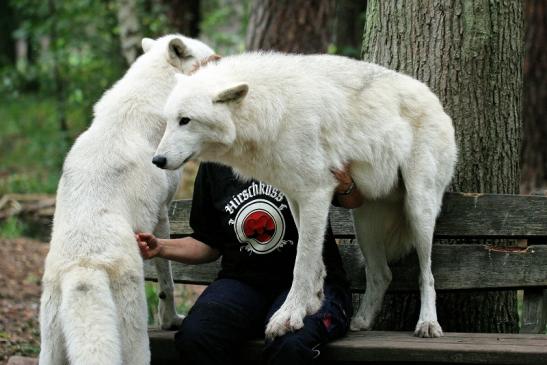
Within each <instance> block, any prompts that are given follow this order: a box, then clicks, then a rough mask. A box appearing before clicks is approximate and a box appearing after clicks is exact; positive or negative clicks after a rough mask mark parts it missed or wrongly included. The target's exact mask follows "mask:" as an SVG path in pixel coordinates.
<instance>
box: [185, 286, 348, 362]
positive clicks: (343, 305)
mask: <svg viewBox="0 0 547 365" xmlns="http://www.w3.org/2000/svg"><path fill="white" fill-rule="evenodd" d="M288 292H289V289H286V290H283V291H277V292H271V291H267V290H264V289H259V288H256V287H253V286H249V285H247V284H245V283H242V282H241V281H238V280H233V279H219V280H216V281H215V282H213V283H212V284H211V285H209V286H208V287H207V289H206V290H205V291H204V292H203V294H201V296H200V297H199V298H198V300H197V301H196V303H195V304H194V306H193V307H192V309H191V310H190V313H188V316H187V317H186V319H185V320H184V321H183V324H182V326H181V328H180V330H179V331H178V332H177V334H176V335H175V342H176V346H177V350H178V351H179V353H180V356H181V360H182V361H183V363H184V364H200V365H206V364H236V363H241V361H239V360H238V359H239V355H240V350H241V348H242V346H243V345H244V344H245V342H246V341H248V340H250V339H254V338H258V337H262V338H263V337H264V330H265V327H266V324H267V323H268V320H269V318H270V317H271V316H272V315H273V314H274V313H275V311H276V310H277V309H278V308H279V307H280V306H281V305H282V304H283V302H284V301H285V298H286V297H287V294H288ZM324 292H325V300H324V302H323V306H322V307H321V309H320V310H319V311H318V312H317V313H315V314H313V315H310V316H307V317H306V318H305V319H304V328H302V329H300V330H298V331H295V332H291V333H288V334H286V335H284V336H282V337H278V338H276V339H274V340H273V341H266V343H265V345H264V349H263V352H262V363H264V364H283V365H289V364H310V363H312V362H313V361H314V360H315V359H317V358H318V357H319V355H320V351H321V345H323V344H325V343H327V342H329V341H332V340H334V339H336V338H339V337H342V336H343V335H344V334H345V333H346V332H347V330H348V328H349V320H350V318H351V314H352V304H351V294H350V293H349V292H347V291H345V290H342V289H339V288H338V287H336V286H331V285H329V284H328V283H325V289H324Z"/></svg>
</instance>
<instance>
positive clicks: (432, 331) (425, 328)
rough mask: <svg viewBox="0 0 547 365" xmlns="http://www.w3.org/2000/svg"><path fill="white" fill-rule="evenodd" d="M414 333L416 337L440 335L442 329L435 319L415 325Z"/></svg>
mask: <svg viewBox="0 0 547 365" xmlns="http://www.w3.org/2000/svg"><path fill="white" fill-rule="evenodd" d="M414 335H415V336H418V337H442V335H443V329H442V328H441V325H440V324H439V322H437V321H422V322H418V324H417V325H416V330H415V331H414Z"/></svg>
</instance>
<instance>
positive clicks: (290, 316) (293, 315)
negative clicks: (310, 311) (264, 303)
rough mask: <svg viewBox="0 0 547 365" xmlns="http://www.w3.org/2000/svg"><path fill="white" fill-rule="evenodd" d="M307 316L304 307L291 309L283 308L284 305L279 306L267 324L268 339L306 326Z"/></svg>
mask: <svg viewBox="0 0 547 365" xmlns="http://www.w3.org/2000/svg"><path fill="white" fill-rule="evenodd" d="M305 316H306V311H305V309H304V308H299V309H296V310H290V311H289V310H285V309H283V307H281V308H279V309H278V310H277V312H275V313H274V315H273V316H272V318H270V321H269V322H268V325H267V326H266V339H267V340H273V339H274V338H276V337H281V336H283V335H284V334H286V333H288V332H294V331H296V330H299V329H300V328H302V327H304V317H305Z"/></svg>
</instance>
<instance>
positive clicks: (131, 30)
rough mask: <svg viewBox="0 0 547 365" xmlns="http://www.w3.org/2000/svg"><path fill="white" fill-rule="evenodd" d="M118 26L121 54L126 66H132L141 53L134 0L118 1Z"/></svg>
mask: <svg viewBox="0 0 547 365" xmlns="http://www.w3.org/2000/svg"><path fill="white" fill-rule="evenodd" d="M117 4H118V25H119V27H120V43H121V47H122V54H123V56H124V58H125V60H126V61H127V64H128V65H130V64H132V63H133V62H134V61H135V60H136V59H137V57H138V55H139V52H140V51H141V48H140V47H141V35H140V32H139V19H138V17H137V1H136V0H118V1H117Z"/></svg>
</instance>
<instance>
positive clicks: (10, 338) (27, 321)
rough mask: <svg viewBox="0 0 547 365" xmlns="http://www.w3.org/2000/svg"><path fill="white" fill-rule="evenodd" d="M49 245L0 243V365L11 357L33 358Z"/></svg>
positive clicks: (25, 241)
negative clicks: (45, 260) (43, 274)
mask: <svg viewBox="0 0 547 365" xmlns="http://www.w3.org/2000/svg"><path fill="white" fill-rule="evenodd" d="M47 251H48V245H47V244H45V243H43V242H39V241H35V240H32V239H25V238H19V239H0V365H4V364H5V363H6V362H7V360H8V358H9V357H10V356H12V355H25V356H32V357H36V356H37V355H38V352H39V349H40V347H39V345H40V337H39V325H38V309H39V301H40V280H41V278H42V272H43V267H44V258H45V256H46V254H47Z"/></svg>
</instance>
